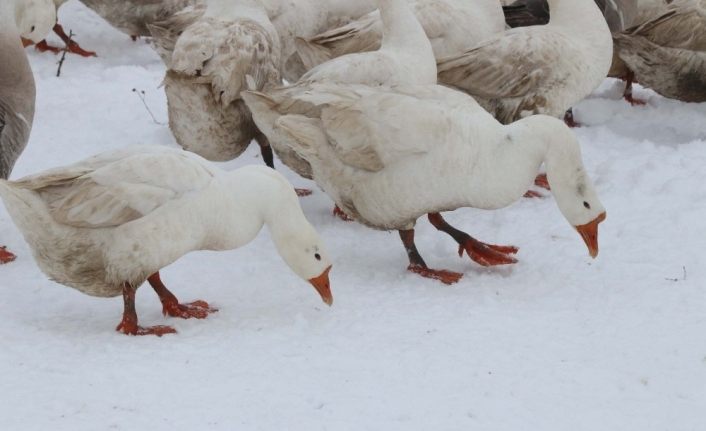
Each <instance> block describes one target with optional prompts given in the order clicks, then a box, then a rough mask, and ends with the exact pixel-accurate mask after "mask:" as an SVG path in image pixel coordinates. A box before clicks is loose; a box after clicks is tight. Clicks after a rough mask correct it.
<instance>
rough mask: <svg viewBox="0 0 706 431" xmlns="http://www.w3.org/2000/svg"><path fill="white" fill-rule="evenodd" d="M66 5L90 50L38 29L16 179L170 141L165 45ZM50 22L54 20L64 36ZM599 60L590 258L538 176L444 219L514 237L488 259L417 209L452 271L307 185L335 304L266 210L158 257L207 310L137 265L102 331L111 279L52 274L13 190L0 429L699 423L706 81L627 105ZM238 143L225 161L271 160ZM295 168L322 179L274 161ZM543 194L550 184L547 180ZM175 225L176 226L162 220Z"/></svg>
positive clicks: (434, 253)
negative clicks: (75, 279)
mask: <svg viewBox="0 0 706 431" xmlns="http://www.w3.org/2000/svg"><path fill="white" fill-rule="evenodd" d="M60 20H61V22H62V23H63V24H64V26H65V27H66V29H67V31H68V29H72V30H73V31H74V32H75V33H76V39H77V40H78V41H79V42H80V43H81V44H82V46H83V47H84V48H86V49H91V50H96V51H97V52H98V53H99V57H98V58H93V59H83V58H80V57H77V56H75V55H69V56H68V57H67V58H66V62H65V64H64V66H63V72H62V76H61V77H60V78H57V77H56V76H55V73H56V68H57V64H56V63H57V61H58V57H57V56H54V55H51V54H40V53H37V52H35V51H34V50H33V49H28V53H29V55H30V59H31V62H32V66H33V68H34V71H35V74H36V78H37V94H38V97H37V113H36V117H35V123H34V129H33V131H32V138H31V141H30V143H29V146H28V147H27V150H26V151H25V152H24V154H23V155H22V157H21V159H20V161H19V163H18V164H17V166H16V169H15V171H14V173H13V178H19V177H21V176H23V175H26V174H30V173H35V172H38V171H41V170H44V169H47V168H51V167H54V166H58V165H63V164H67V163H71V162H74V161H77V160H79V159H81V158H84V157H87V156H90V155H92V154H95V153H98V152H102V151H106V150H110V149H116V148H121V147H124V146H126V145H130V144H145V145H166V146H175V143H174V139H173V138H172V136H171V134H170V132H169V129H168V127H167V126H166V125H164V124H156V123H155V122H153V121H152V119H151V118H150V116H149V114H148V113H147V111H146V110H145V108H144V107H143V105H142V102H141V101H140V100H139V99H138V97H137V95H136V94H134V93H133V92H132V89H133V88H136V89H138V90H140V91H142V90H144V91H145V96H146V100H147V103H148V104H149V106H150V108H151V110H152V111H153V112H154V114H155V116H156V118H157V119H158V120H159V121H160V122H166V120H167V114H166V101H165V96H164V92H163V90H162V89H161V88H160V82H161V80H162V77H163V73H164V67H163V65H162V64H161V62H160V60H159V59H158V57H157V55H156V54H155V53H154V52H153V51H152V49H151V48H150V46H149V45H148V44H147V43H146V42H145V41H138V42H132V41H131V40H130V39H129V38H128V37H127V36H126V35H124V34H122V33H120V32H118V31H116V30H114V29H112V28H111V27H110V26H108V25H107V24H106V23H104V22H103V21H102V20H101V19H100V18H99V17H97V16H96V15H95V14H94V13H92V12H91V11H89V10H88V9H86V8H85V7H84V6H83V5H81V4H80V3H79V2H78V1H76V0H72V1H70V2H69V3H67V4H66V6H65V7H63V8H62V9H61V11H60ZM50 41H51V42H54V43H57V42H58V40H57V39H55V38H54V37H51V38H50ZM620 94H621V86H620V84H619V83H617V82H616V81H611V80H607V81H606V83H605V84H604V85H603V86H602V87H601V88H600V89H599V90H598V91H596V92H595V93H594V94H593V95H592V96H591V97H590V98H589V99H588V100H586V101H584V102H582V103H581V104H580V105H579V106H578V107H576V116H577V119H578V120H579V121H581V122H583V123H584V125H585V127H582V128H580V129H577V130H576V133H577V134H578V136H579V137H580V140H581V144H582V148H583V152H584V160H585V163H586V166H587V169H588V171H589V172H590V174H591V176H592V177H593V179H594V181H595V183H596V187H597V190H598V193H599V195H600V196H601V199H602V201H603V203H604V205H605V207H606V208H607V212H608V219H607V221H606V222H605V223H603V224H602V225H601V229H600V237H599V238H600V254H599V256H598V258H597V259H596V260H592V259H591V258H590V257H589V256H588V253H587V250H586V247H585V246H584V244H583V242H582V240H581V239H580V237H579V236H578V234H577V233H576V232H575V231H574V230H573V229H572V228H571V226H569V225H568V223H567V222H566V221H565V220H564V219H563V218H562V216H561V214H560V213H559V211H558V209H557V207H556V205H555V204H554V201H553V199H552V198H551V197H547V198H545V199H523V200H521V201H520V202H518V203H516V204H515V205H513V206H511V207H509V208H506V209H503V210H499V211H492V212H489V211H481V210H473V209H462V210H458V211H455V212H453V213H450V214H448V217H447V218H448V220H449V221H450V222H451V223H452V224H454V225H456V226H458V227H459V228H461V229H464V230H466V231H468V232H469V233H471V234H472V235H474V236H475V237H477V238H479V239H481V240H484V241H487V242H491V243H497V244H514V245H517V246H519V247H520V253H519V255H518V257H519V263H517V264H516V265H513V266H512V267H502V268H490V269H485V268H481V267H480V266H478V265H477V264H475V263H472V262H471V261H470V260H469V259H468V258H467V257H464V258H463V259H460V258H459V257H458V255H457V254H456V249H457V246H456V243H455V242H454V241H453V240H452V239H451V238H449V237H447V236H446V235H444V234H441V233H438V232H437V231H436V230H435V229H434V228H433V227H431V226H430V225H429V223H428V222H427V221H426V220H425V219H422V220H420V221H419V223H418V229H417V245H418V247H419V249H420V252H421V253H422V255H423V256H424V257H425V259H426V260H427V263H428V264H429V265H430V266H431V267H436V268H446V269H451V270H455V271H460V272H463V273H464V274H465V276H464V278H463V280H462V281H461V282H460V283H458V284H456V285H454V286H451V287H449V286H445V285H442V284H440V283H438V282H435V281H432V280H426V279H422V278H420V277H418V276H416V275H414V274H411V273H408V272H407V271H406V270H405V268H406V266H407V258H406V255H405V252H404V250H403V248H402V246H401V244H400V241H399V238H398V235H397V234H396V233H395V232H389V233H386V232H378V231H373V230H370V229H368V228H365V227H363V226H361V225H358V224H354V223H344V222H342V221H339V220H338V219H336V218H333V217H332V216H331V209H332V203H331V201H330V200H329V199H328V198H327V197H326V196H325V195H324V194H323V193H322V192H321V191H319V190H316V191H315V194H314V195H313V196H312V197H308V198H304V199H302V200H301V202H302V206H303V208H304V211H305V213H306V215H307V217H308V218H309V219H310V221H311V222H312V223H313V224H314V225H315V227H316V228H317V230H318V231H319V233H320V234H321V235H322V237H323V238H324V240H325V242H326V243H327V245H328V248H329V249H330V251H331V253H332V255H333V258H334V267H333V271H332V272H331V281H332V289H333V293H334V297H335V301H334V306H333V307H332V308H328V307H326V306H325V305H324V304H322V303H321V302H320V300H319V298H318V295H317V294H316V292H315V291H314V290H313V288H312V287H311V286H310V285H308V284H307V283H305V282H303V281H301V280H299V279H298V278H297V277H296V276H295V275H294V274H293V273H292V272H291V271H290V270H289V269H288V268H287V267H286V266H285V265H284V263H283V262H282V260H281V259H280V257H279V256H277V253H276V251H275V248H274V246H273V244H272V242H271V241H270V238H269V235H268V233H267V231H266V230H263V232H262V233H261V234H260V235H259V237H258V238H257V239H256V240H255V241H254V242H252V243H251V244H249V245H248V246H246V247H243V248H241V249H239V250H235V251H231V252H222V253H213V252H198V253H192V254H190V255H188V256H185V257H184V258H182V259H181V260H179V261H178V262H177V263H175V264H174V265H172V266H170V267H168V268H166V269H165V270H164V271H163V273H162V276H163V280H164V281H165V283H166V284H167V286H169V287H170V289H171V290H172V291H173V292H174V293H175V294H176V295H177V297H178V298H180V299H181V300H182V301H192V300H195V299H204V300H207V301H209V302H210V303H211V304H213V305H214V306H216V307H218V308H219V309H220V311H219V312H218V313H216V314H213V315H211V316H210V317H209V318H208V319H205V320H194V319H192V320H181V319H174V318H165V317H163V316H162V314H161V305H160V303H159V301H158V298H157V296H156V295H155V294H154V292H152V289H150V288H149V286H145V288H143V289H140V291H139V292H138V296H137V309H138V315H139V318H140V323H141V324H143V325H156V324H168V325H172V326H174V327H175V328H176V329H177V330H178V334H176V335H167V336H164V337H161V338H157V337H128V336H125V335H122V334H120V333H117V332H115V331H114V328H115V326H116V325H117V323H118V321H119V320H120V318H121V315H122V300H121V298H114V299H101V298H92V297H89V296H85V295H83V294H81V293H79V292H78V291H75V290H72V289H69V288H65V287H63V286H61V285H58V284H56V283H53V282H51V281H49V280H48V279H47V278H46V277H45V276H44V275H43V274H42V273H41V272H40V271H39V270H38V268H37V266H36V265H35V263H34V261H33V260H32V257H31V254H30V251H29V249H28V248H27V246H26V244H25V243H24V241H23V239H22V236H21V235H20V233H19V232H18V231H17V229H16V228H15V226H14V225H13V224H12V222H11V220H10V218H9V216H8V215H7V212H6V211H5V209H4V207H2V208H1V209H0V240H1V241H2V244H6V245H7V246H8V247H9V249H10V250H12V251H14V252H16V253H17V254H18V255H19V258H18V260H17V261H16V262H14V263H12V264H9V265H5V266H2V267H0V316H2V325H0V418H1V419H0V421H1V422H2V425H0V428H2V429H3V430H107V429H117V430H146V429H150V430H355V431H360V430H386V431H392V430H508V431H519V430H538V431H552V430H562V431H565V430H591V431H595V430H601V431H604V430H620V431H631V430H640V431H651V430H655V431H656V430H674V431H685V430H699V431H700V430H703V429H705V428H704V427H705V426H706V425H704V424H705V423H706V410H705V408H706V342H705V340H706V258H705V257H704V254H702V250H703V247H702V245H703V243H704V240H705V239H706V208H705V206H706V186H704V184H706V169H704V165H706V104H701V105H694V104H684V103H680V102H676V101H671V100H667V99H664V98H662V97H660V96H658V95H656V94H655V93H654V92H652V91H649V90H645V89H641V88H638V89H637V90H636V96H638V97H641V98H646V99H647V100H648V101H649V102H648V106H646V107H631V106H630V105H629V104H627V103H626V102H624V101H622V100H621V98H620ZM261 163H262V161H261V159H260V157H259V151H258V149H257V146H256V145H253V146H252V147H251V148H250V149H249V151H248V152H247V153H246V154H245V155H243V156H242V157H240V158H239V159H238V160H235V161H233V162H230V163H226V164H223V166H224V167H226V168H229V169H230V168H236V167H238V166H243V165H247V164H261ZM278 167H279V170H280V172H283V173H285V174H286V175H287V176H288V178H289V179H290V180H291V181H292V182H293V183H294V184H295V185H296V186H300V187H315V186H314V185H313V184H312V183H310V182H308V181H306V180H303V179H300V178H298V177H297V176H296V175H294V174H293V173H291V172H290V171H287V170H286V169H285V168H283V167H281V164H279V165H278ZM545 194H546V193H545ZM165 240H167V241H168V240H169V239H168V238H165Z"/></svg>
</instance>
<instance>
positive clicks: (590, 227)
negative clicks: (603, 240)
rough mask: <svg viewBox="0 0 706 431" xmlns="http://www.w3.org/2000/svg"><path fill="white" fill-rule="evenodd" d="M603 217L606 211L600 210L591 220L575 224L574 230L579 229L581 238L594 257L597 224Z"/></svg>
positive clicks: (596, 253)
mask: <svg viewBox="0 0 706 431" xmlns="http://www.w3.org/2000/svg"><path fill="white" fill-rule="evenodd" d="M605 219H606V213H605V212H602V213H601V214H600V215H599V216H598V217H596V219H595V220H593V221H592V222H589V223H586V224H582V225H581V226H575V227H576V230H577V231H579V233H580V234H581V238H583V241H584V242H585V243H586V246H587V247H588V253H589V254H590V255H591V257H592V258H594V259H595V258H596V256H598V224H599V223H600V222H602V221H603V220H605Z"/></svg>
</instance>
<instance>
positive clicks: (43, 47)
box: [34, 40, 61, 54]
mask: <svg viewBox="0 0 706 431" xmlns="http://www.w3.org/2000/svg"><path fill="white" fill-rule="evenodd" d="M34 49H36V50H37V51H39V52H53V53H54V54H58V53H60V52H61V48H57V47H55V46H51V45H49V44H48V43H47V41H46V40H43V41H41V42H39V43H37V44H36V45H34Z"/></svg>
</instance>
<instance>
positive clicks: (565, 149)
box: [530, 115, 606, 258]
mask: <svg viewBox="0 0 706 431" xmlns="http://www.w3.org/2000/svg"><path fill="white" fill-rule="evenodd" d="M534 117H537V118H535V119H534V120H532V121H535V122H541V123H542V125H541V126H540V127H539V128H538V129H540V130H541V131H542V132H541V134H542V138H541V139H542V140H543V141H544V143H545V145H546V157H545V160H544V161H545V165H546V168H547V179H548V180H549V184H550V186H551V191H552V194H553V195H554V199H555V200H556V203H557V206H558V207H559V210H560V211H561V213H562V214H563V215H564V217H565V218H566V220H567V221H568V222H569V223H570V224H571V225H572V226H573V227H574V228H575V229H576V230H577V231H578V233H579V234H580V235H581V238H583V240H584V242H585V243H586V246H587V247H588V251H589V254H590V255H591V257H593V258H595V257H596V256H598V225H599V224H600V223H601V222H602V221H604V220H605V219H606V210H605V208H604V207H603V204H602V203H601V201H600V199H599V198H598V194H597V193H596V190H595V188H594V186H593V182H592V181H591V179H590V178H589V177H588V174H587V173H586V169H585V168H584V166H583V161H582V159H581V147H580V146H579V142H578V139H577V138H576V135H575V134H574V132H573V131H572V130H571V129H570V128H569V127H568V126H566V124H564V122H563V121H561V120H558V119H556V118H553V117H547V116H543V115H537V116H534ZM530 118H532V117H530Z"/></svg>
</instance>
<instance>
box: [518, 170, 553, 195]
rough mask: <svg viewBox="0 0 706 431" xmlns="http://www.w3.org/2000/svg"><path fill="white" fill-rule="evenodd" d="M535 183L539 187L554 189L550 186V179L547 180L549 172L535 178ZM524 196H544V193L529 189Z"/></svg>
mask: <svg viewBox="0 0 706 431" xmlns="http://www.w3.org/2000/svg"><path fill="white" fill-rule="evenodd" d="M534 185H535V186H537V187H541V188H543V189H546V190H551V189H552V188H551V187H549V180H547V174H539V175H537V178H535V179H534ZM524 197H526V198H543V197H544V195H543V194H541V193H539V192H535V191H534V190H527V192H526V193H525V195H524Z"/></svg>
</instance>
